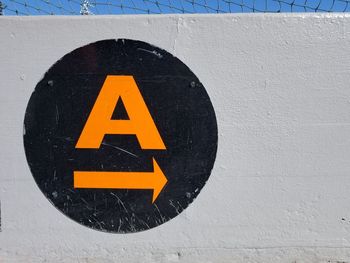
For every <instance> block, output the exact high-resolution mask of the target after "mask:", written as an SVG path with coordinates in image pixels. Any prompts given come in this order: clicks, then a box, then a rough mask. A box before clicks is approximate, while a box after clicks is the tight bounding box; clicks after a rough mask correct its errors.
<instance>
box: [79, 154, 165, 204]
mask: <svg viewBox="0 0 350 263" xmlns="http://www.w3.org/2000/svg"><path fill="white" fill-rule="evenodd" d="M153 169H154V171H153V172H90V171H74V188H104V189H152V190H153V197H152V203H154V201H155V200H156V199H157V197H158V195H159V193H160V192H161V191H162V189H163V188H164V186H165V184H166V183H167V182H168V180H167V178H166V177H165V175H164V174H163V172H162V170H161V169H160V167H159V165H158V164H157V162H156V160H155V159H154V158H153Z"/></svg>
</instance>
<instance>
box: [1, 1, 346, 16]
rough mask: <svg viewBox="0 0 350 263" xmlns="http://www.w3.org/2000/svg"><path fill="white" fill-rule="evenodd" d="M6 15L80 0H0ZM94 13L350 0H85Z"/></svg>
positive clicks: (321, 5)
mask: <svg viewBox="0 0 350 263" xmlns="http://www.w3.org/2000/svg"><path fill="white" fill-rule="evenodd" d="M0 1H2V2H3V4H4V5H5V6H6V7H5V10H4V13H5V15H16V14H19V15H49V14H55V15H62V14H64V15H70V14H71V15H79V12H80V9H81V2H82V1H83V0H0ZM88 1H89V2H90V3H91V6H90V7H89V11H91V12H92V13H93V14H145V13H217V12H219V13H225V12H234V13H242V12H244V13H246V12H253V11H255V12H256V11H258V12H259V11H270V12H278V11H280V12H291V11H292V12H314V11H315V10H317V11H320V12H322V11H323V12H324V11H331V12H344V11H347V12H349V11H350V0H88Z"/></svg>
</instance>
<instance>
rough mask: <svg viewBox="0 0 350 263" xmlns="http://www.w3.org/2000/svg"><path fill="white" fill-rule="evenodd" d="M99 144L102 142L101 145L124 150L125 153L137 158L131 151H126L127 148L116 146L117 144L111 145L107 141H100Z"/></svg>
mask: <svg viewBox="0 0 350 263" xmlns="http://www.w3.org/2000/svg"><path fill="white" fill-rule="evenodd" d="M101 144H102V145H105V146H109V147H112V148H114V149H117V150H119V151H122V152H125V153H127V154H130V155H131V156H134V157H136V158H139V157H138V156H137V155H136V154H134V153H131V152H129V151H127V150H124V149H123V148H120V147H118V146H115V145H112V144H108V143H105V142H102V143H101Z"/></svg>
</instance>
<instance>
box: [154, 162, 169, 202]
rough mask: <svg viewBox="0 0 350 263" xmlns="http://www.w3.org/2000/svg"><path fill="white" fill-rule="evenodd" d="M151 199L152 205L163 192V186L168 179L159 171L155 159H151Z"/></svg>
mask: <svg viewBox="0 0 350 263" xmlns="http://www.w3.org/2000/svg"><path fill="white" fill-rule="evenodd" d="M153 170H154V172H153V183H154V185H153V197H152V204H153V203H154V201H156V199H157V197H158V195H159V194H160V192H161V191H162V190H163V188H164V186H165V185H166V183H167V182H168V179H167V178H166V177H165V175H164V173H163V171H162V170H161V169H160V167H159V165H158V163H157V162H156V159H154V158H153Z"/></svg>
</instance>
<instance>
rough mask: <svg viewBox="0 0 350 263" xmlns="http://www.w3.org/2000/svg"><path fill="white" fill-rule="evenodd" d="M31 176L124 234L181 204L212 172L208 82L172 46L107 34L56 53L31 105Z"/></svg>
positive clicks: (98, 223)
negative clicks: (109, 37) (111, 37)
mask: <svg viewBox="0 0 350 263" xmlns="http://www.w3.org/2000/svg"><path fill="white" fill-rule="evenodd" d="M24 129H25V133H24V146H25V152H26V156H27V160H28V164H29V166H30V169H31V172H32V174H33V177H34V179H35V181H36V183H37V185H38V186H39V188H40V190H41V191H42V192H43V193H44V195H45V196H46V197H47V198H48V199H49V200H50V201H51V203H52V204H53V205H54V206H55V207H56V208H58V209H59V210H60V211H61V212H63V213H64V214H65V215H67V216H68V217H70V218H71V219H73V220H75V221H76V222H78V223H81V224H83V225H85V226H88V227H90V228H93V229H97V230H101V231H106V232H114V233H128V232H137V231H142V230H146V229H149V228H153V227H155V226H158V225H160V224H162V223H164V222H166V221H168V220H170V219H172V218H174V217H175V216H177V215H178V214H179V213H181V212H182V211H183V210H184V209H185V208H186V207H187V206H188V205H189V204H190V203H191V202H192V201H193V200H194V199H195V198H196V197H197V195H198V194H199V192H200V190H201V189H202V187H203V186H204V185H205V183H206V181H207V180H208V178H209V176H210V173H211V170H212V168H213V165H214V160H215V156H216V150H217V124H216V118H215V113H214V109H213V107H212V104H211V102H210V99H209V97H208V94H207V93H206V91H205V88H204V87H203V85H202V84H201V82H200V81H199V80H198V78H197V77H196V76H195V75H194V74H193V73H192V71H191V70H190V69H189V68H188V67H187V66H186V65H185V64H184V63H182V62H181V61H180V60H179V59H177V58H176V57H174V56H172V55H171V54H170V53H168V52H166V51H165V50H162V49H160V48H157V47H154V46H152V45H150V44H147V43H144V42H141V41H135V40H127V39H120V40H103V41H99V42H95V43H92V44H89V45H87V46H84V47H81V48H78V49H76V50H74V51H72V52H71V53H69V54H67V55H65V56H64V57H63V58H62V59H61V60H59V61H57V62H56V63H55V64H54V65H53V66H52V67H51V68H50V69H49V70H48V71H47V72H46V73H45V76H44V77H43V79H42V80H41V81H40V82H39V83H38V84H37V86H36V88H35V91H34V92H33V94H32V96H31V98H30V101H29V103H28V106H27V110H26V115H25V121H24Z"/></svg>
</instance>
